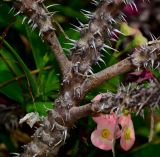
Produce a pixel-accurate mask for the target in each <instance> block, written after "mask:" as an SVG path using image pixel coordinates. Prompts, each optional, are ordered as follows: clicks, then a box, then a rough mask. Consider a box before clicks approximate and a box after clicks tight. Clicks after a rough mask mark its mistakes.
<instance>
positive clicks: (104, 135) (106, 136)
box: [102, 128, 110, 138]
mask: <svg viewBox="0 0 160 157" xmlns="http://www.w3.org/2000/svg"><path fill="white" fill-rule="evenodd" d="M109 135H110V131H109V130H108V129H107V128H106V129H103V130H102V137H103V138H108V137H109Z"/></svg>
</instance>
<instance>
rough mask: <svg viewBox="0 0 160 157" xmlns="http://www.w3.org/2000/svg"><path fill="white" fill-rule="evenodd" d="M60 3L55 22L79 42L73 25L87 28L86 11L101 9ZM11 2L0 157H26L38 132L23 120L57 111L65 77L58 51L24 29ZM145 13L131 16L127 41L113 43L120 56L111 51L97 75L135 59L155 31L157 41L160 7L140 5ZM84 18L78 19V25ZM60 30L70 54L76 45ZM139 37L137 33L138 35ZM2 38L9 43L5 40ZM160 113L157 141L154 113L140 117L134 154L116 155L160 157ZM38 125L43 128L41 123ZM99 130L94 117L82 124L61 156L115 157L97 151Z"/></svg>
mask: <svg viewBox="0 0 160 157" xmlns="http://www.w3.org/2000/svg"><path fill="white" fill-rule="evenodd" d="M52 3H53V1H51V0H46V1H45V4H52ZM54 3H59V4H61V5H57V6H54V7H52V8H49V10H50V11H57V13H56V14H55V15H54V19H55V20H56V21H57V22H58V23H59V24H60V25H61V26H62V28H63V29H64V32H65V34H66V35H67V36H68V37H69V38H72V39H78V38H79V33H78V32H76V31H74V30H73V29H71V28H73V26H72V25H71V23H72V24H74V25H77V26H78V25H79V22H78V20H80V21H81V22H83V23H86V22H87V21H88V20H87V18H85V16H83V14H82V13H81V9H86V10H90V11H94V9H95V7H94V6H93V5H91V3H90V1H89V0H85V1H80V0H68V1H65V0H56V1H54ZM11 5H12V2H11V1H7V2H6V1H2V0H1V2H0V157H8V156H13V155H12V154H11V153H13V152H21V151H22V150H23V149H22V147H21V146H22V145H24V144H26V143H28V142H29V141H30V140H31V138H30V136H31V135H32V133H33V132H34V128H33V129H31V128H29V126H28V125H27V124H23V125H21V126H19V124H18V122H19V119H20V118H22V117H23V116H24V115H25V114H26V113H27V112H32V111H34V112H38V113H39V114H40V116H42V117H43V116H45V115H46V114H47V110H48V109H49V108H52V107H54V104H53V102H54V99H55V98H56V97H57V96H58V91H59V88H60V83H59V79H60V75H59V69H58V65H57V63H56V60H55V58H54V56H53V53H52V51H51V50H50V48H49V47H48V46H47V44H46V43H45V42H43V41H42V40H41V38H40V37H39V36H38V33H39V32H38V30H35V31H33V30H32V29H31V27H30V26H29V25H28V24H27V22H25V23H24V24H22V20H23V16H14V15H15V14H16V12H14V11H11V12H10V13H8V12H9V10H10V9H11ZM137 5H138V8H139V10H140V11H139V13H137V12H136V11H134V10H133V11H131V10H129V11H127V8H126V10H125V11H126V14H127V20H128V21H129V25H130V26H128V24H126V23H123V24H121V26H120V29H121V31H122V32H123V33H125V34H126V36H127V37H125V36H123V35H120V36H118V39H117V42H113V43H112V45H113V47H114V48H116V49H117V50H119V52H116V51H115V52H113V51H110V50H108V53H105V54H104V60H105V64H104V63H100V65H99V66H98V65H96V66H94V67H93V70H94V72H97V71H100V70H102V69H103V68H105V67H106V66H110V65H112V64H114V63H116V62H118V61H119V60H121V59H123V58H124V57H126V56H127V55H128V54H130V53H131V52H132V51H131V50H132V49H133V48H135V47H137V46H138V45H140V44H142V43H144V42H146V40H147V39H148V40H150V39H151V37H150V35H149V32H152V33H153V34H155V35H156V36H157V37H158V36H159V35H160V32H159V29H158V27H159V24H160V19H159V17H160V12H159V11H158V10H160V3H159V2H158V1H156V0H152V2H151V3H150V4H141V3H138V4H137ZM77 19H78V20H77ZM56 27H57V34H58V37H59V40H60V42H61V44H62V46H63V48H64V50H65V52H66V55H67V53H68V52H67V51H66V49H67V48H70V47H71V46H70V45H68V44H67V43H68V42H69V41H68V40H67V39H66V38H65V35H64V33H63V32H62V31H60V30H61V29H60V27H59V26H58V25H56ZM133 32H135V33H133ZM2 39H4V40H3V41H2ZM131 79H135V78H130V77H128V75H127V74H124V75H123V76H117V77H115V78H113V79H112V80H109V81H107V82H106V83H105V84H103V85H102V86H100V87H98V88H97V89H95V90H94V91H92V92H90V93H89V94H88V95H87V96H86V98H85V100H84V103H85V102H88V101H90V100H91V99H92V98H93V97H94V96H95V95H97V94H98V93H101V92H106V91H107V90H110V91H112V92H116V90H117V88H118V86H119V85H120V84H121V82H123V84H126V83H128V81H130V80H131ZM159 114H160V113H159V111H157V113H156V114H155V119H156V127H155V128H156V129H155V136H154V140H153V141H152V142H151V143H148V136H149V131H150V119H149V118H150V117H149V115H150V113H149V112H148V111H146V113H145V118H144V119H143V118H142V117H137V116H134V115H133V117H134V126H135V131H136V143H135V145H134V147H133V149H132V150H131V151H129V152H124V151H122V150H121V149H120V147H119V144H118V143H117V144H116V154H117V156H119V157H125V156H130V157H136V156H137V157H138V156H141V157H143V156H144V157H150V156H151V155H152V156H153V152H154V157H158V156H159V154H160V149H159V147H160V138H159V133H160V121H159V118H158V116H159ZM36 125H37V126H38V124H36ZM94 128H95V124H94V122H93V121H92V119H91V117H89V118H88V119H82V120H80V121H79V122H78V124H77V127H76V128H73V130H72V131H71V134H72V136H71V137H70V138H68V140H67V141H66V143H67V144H65V145H64V146H63V147H62V148H61V149H62V150H60V155H59V156H63V157H64V156H68V157H82V156H86V157H106V156H112V153H111V152H110V151H109V152H105V151H102V150H99V149H97V148H96V147H94V146H92V144H91V142H90V134H91V132H92V131H93V129H94Z"/></svg>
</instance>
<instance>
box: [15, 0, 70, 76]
mask: <svg viewBox="0 0 160 157" xmlns="http://www.w3.org/2000/svg"><path fill="white" fill-rule="evenodd" d="M14 7H15V8H16V9H18V10H19V11H18V13H17V14H19V13H24V14H25V15H26V16H27V17H25V18H24V20H25V19H26V18H29V21H28V23H31V25H32V29H35V28H36V27H38V29H39V31H40V32H39V35H40V36H42V38H43V39H44V40H45V41H46V42H47V43H48V44H49V45H50V47H51V49H52V51H53V53H54V55H55V57H56V60H57V62H58V64H59V66H60V70H61V73H62V74H63V73H64V71H65V69H66V67H67V65H68V66H69V65H70V64H69V61H68V59H67V57H66V56H65V54H64V52H63V49H62V47H61V45H60V43H59V40H58V38H57V36H56V33H55V28H54V26H53V24H52V20H51V16H52V15H51V14H50V13H49V11H48V10H47V8H46V7H45V6H44V5H43V4H42V2H41V1H39V0H20V1H16V2H15V3H14Z"/></svg>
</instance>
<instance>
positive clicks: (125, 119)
mask: <svg viewBox="0 0 160 157" xmlns="http://www.w3.org/2000/svg"><path fill="white" fill-rule="evenodd" d="M119 124H120V125H121V126H122V134H121V139H120V145H121V147H122V149H123V150H125V151H127V150H129V149H130V148H131V147H132V146H133V144H134V142H135V133H134V127H133V123H132V119H131V115H130V114H128V115H123V116H121V117H120V118H119Z"/></svg>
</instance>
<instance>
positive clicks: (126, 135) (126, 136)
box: [124, 127, 131, 140]
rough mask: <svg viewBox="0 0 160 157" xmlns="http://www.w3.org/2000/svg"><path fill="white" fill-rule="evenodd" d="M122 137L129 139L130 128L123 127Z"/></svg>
mask: <svg viewBox="0 0 160 157" xmlns="http://www.w3.org/2000/svg"><path fill="white" fill-rule="evenodd" d="M124 139H125V140H129V139H131V129H130V128H128V127H127V128H125V129H124Z"/></svg>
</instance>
